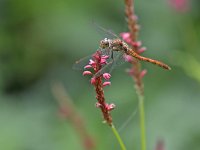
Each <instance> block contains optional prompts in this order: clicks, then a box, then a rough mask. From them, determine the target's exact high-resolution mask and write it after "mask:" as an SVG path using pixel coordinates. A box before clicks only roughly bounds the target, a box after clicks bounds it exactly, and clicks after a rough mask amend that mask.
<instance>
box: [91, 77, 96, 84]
mask: <svg viewBox="0 0 200 150" xmlns="http://www.w3.org/2000/svg"><path fill="white" fill-rule="evenodd" d="M90 83H91V84H92V85H94V84H95V83H96V78H95V77H93V78H91V80H90Z"/></svg>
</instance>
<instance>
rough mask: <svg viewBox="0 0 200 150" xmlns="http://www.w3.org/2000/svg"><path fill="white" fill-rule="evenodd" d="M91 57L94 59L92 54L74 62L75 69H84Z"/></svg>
mask: <svg viewBox="0 0 200 150" xmlns="http://www.w3.org/2000/svg"><path fill="white" fill-rule="evenodd" d="M90 59H92V55H90V56H86V57H84V58H82V59H80V60H78V61H76V62H75V63H74V64H73V67H72V68H73V69H74V70H84V67H85V66H86V65H87V64H88V63H89V61H90Z"/></svg>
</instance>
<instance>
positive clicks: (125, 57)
mask: <svg viewBox="0 0 200 150" xmlns="http://www.w3.org/2000/svg"><path fill="white" fill-rule="evenodd" d="M124 59H125V61H127V62H129V63H131V62H132V61H133V57H132V56H129V55H126V54H125V55H124Z"/></svg>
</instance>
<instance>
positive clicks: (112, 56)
mask: <svg viewBox="0 0 200 150" xmlns="http://www.w3.org/2000/svg"><path fill="white" fill-rule="evenodd" d="M111 58H112V60H113V59H114V55H113V51H111Z"/></svg>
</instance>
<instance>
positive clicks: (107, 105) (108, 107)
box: [106, 103, 116, 111]
mask: <svg viewBox="0 0 200 150" xmlns="http://www.w3.org/2000/svg"><path fill="white" fill-rule="evenodd" d="M115 107H116V106H115V104H113V103H112V104H106V109H107V110H108V111H111V110H113V109H114V108H115Z"/></svg>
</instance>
